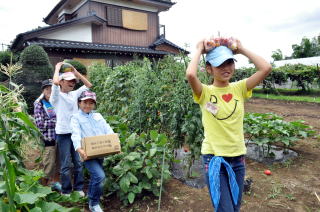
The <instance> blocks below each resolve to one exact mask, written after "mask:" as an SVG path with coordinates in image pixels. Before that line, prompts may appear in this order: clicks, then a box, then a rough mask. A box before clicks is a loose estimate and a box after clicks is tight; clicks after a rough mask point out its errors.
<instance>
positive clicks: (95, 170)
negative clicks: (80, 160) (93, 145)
mask: <svg viewBox="0 0 320 212" xmlns="http://www.w3.org/2000/svg"><path fill="white" fill-rule="evenodd" d="M102 163H103V158H98V159H92V160H87V161H84V165H85V167H86V168H87V169H88V171H89V173H90V182H89V191H88V197H89V205H91V206H95V205H98V204H99V200H100V197H101V195H102V194H103V186H104V182H105V178H106V176H105V174H104V171H103V166H102Z"/></svg>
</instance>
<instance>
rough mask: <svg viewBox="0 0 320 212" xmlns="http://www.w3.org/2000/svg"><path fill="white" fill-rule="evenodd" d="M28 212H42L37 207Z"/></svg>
mask: <svg viewBox="0 0 320 212" xmlns="http://www.w3.org/2000/svg"><path fill="white" fill-rule="evenodd" d="M30 212H42V210H41V208H39V207H35V208H32V209H31V210H30Z"/></svg>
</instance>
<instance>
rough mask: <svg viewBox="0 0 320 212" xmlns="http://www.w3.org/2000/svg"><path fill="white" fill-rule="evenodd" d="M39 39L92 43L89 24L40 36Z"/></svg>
mask: <svg viewBox="0 0 320 212" xmlns="http://www.w3.org/2000/svg"><path fill="white" fill-rule="evenodd" d="M40 38H47V39H57V40H72V41H80V42H92V29H91V24H79V25H75V26H70V27H68V28H65V29H62V30H57V31H54V32H52V33H50V34H46V35H42V36H40Z"/></svg>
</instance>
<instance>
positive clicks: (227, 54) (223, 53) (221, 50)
mask: <svg viewBox="0 0 320 212" xmlns="http://www.w3.org/2000/svg"><path fill="white" fill-rule="evenodd" d="M229 59H233V60H235V61H237V60H236V59H235V58H234V55H233V53H232V51H231V49H229V48H228V47H226V46H218V47H216V48H214V49H212V50H211V51H209V52H208V53H207V55H206V62H209V63H210V64H211V65H212V66H213V67H218V66H220V65H221V64H222V63H224V62H225V61H226V60H229Z"/></svg>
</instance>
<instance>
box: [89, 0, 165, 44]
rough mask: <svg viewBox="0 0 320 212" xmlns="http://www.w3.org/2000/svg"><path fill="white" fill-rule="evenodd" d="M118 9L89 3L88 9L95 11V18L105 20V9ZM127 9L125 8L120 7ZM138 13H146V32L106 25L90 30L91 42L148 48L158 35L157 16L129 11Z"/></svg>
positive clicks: (97, 3) (153, 13)
mask: <svg viewBox="0 0 320 212" xmlns="http://www.w3.org/2000/svg"><path fill="white" fill-rule="evenodd" d="M108 6H111V7H118V6H115V5H110V4H103V3H100V2H91V3H90V8H91V10H92V11H95V12H96V14H97V16H99V17H102V18H104V19H107V17H106V16H107V14H106V10H107V7H108ZM120 8H122V9H128V8H127V7H120ZM131 10H134V11H138V12H146V13H147V14H148V30H147V31H137V30H129V29H125V28H122V27H114V26H109V25H107V24H105V25H102V26H94V27H93V28H92V41H93V42H94V43H113V44H120V45H131V46H149V45H150V44H152V43H153V42H154V41H155V40H156V38H157V37H158V35H159V16H158V13H156V12H147V11H141V10H136V9H131Z"/></svg>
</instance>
